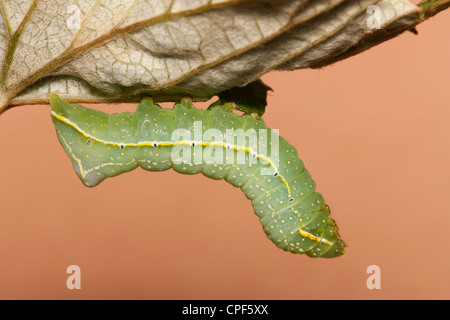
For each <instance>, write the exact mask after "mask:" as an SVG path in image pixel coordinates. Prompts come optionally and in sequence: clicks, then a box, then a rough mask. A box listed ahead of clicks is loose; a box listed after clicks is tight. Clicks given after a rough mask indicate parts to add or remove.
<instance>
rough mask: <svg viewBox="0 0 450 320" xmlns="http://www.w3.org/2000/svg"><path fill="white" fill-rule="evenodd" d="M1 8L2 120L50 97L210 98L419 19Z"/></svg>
mask: <svg viewBox="0 0 450 320" xmlns="http://www.w3.org/2000/svg"><path fill="white" fill-rule="evenodd" d="M370 6H374V7H370ZM369 7H370V8H369ZM368 8H369V9H370V10H372V11H370V10H368ZM0 10H1V13H2V15H1V17H0V19H2V21H0V59H1V61H2V66H1V89H0V90H1V91H0V112H1V110H2V108H3V109H5V108H6V107H7V106H10V105H22V104H31V103H43V102H44V103H45V102H47V101H48V95H49V93H52V92H58V93H59V94H60V95H61V96H62V97H63V98H64V99H66V100H69V101H74V102H111V101H127V102H132V101H138V100H140V99H141V97H142V96H144V95H151V96H153V97H154V99H155V100H156V101H174V100H178V99H180V98H181V97H184V96H191V97H192V98H193V99H194V100H206V99H209V98H210V97H212V96H214V95H217V94H218V93H220V92H223V91H226V90H229V89H230V88H233V87H240V86H245V85H246V84H248V83H250V82H252V81H255V80H257V79H258V78H260V76H261V75H263V74H264V73H266V72H269V71H271V70H275V69H277V70H294V69H301V68H316V67H322V66H326V65H328V64H330V63H333V62H335V61H338V60H340V59H344V58H346V57H348V56H350V55H353V54H356V53H359V52H361V51H363V50H365V49H367V48H369V47H371V46H373V45H375V44H377V43H379V42H381V41H385V40H387V39H389V38H391V37H393V36H395V35H397V34H399V33H400V32H403V31H405V30H408V29H410V28H412V27H414V26H415V25H416V24H417V23H419V22H420V19H421V17H420V15H421V12H422V9H421V8H419V7H418V6H416V5H414V4H413V3H412V2H410V1H407V0H381V1H377V0H347V1H344V0H272V1H269V0H247V1H243V0H228V1H227V0H195V1H194V0H192V1H191V0H190V1H185V0H172V1H169V0H135V1H125V0H98V1H95V0H83V1H81V0H70V1H62V0H34V1H32V0H15V1H6V0H3V1H0ZM374 10H375V11H374ZM374 19H375V20H374ZM370 21H371V22H372V25H370V24H369V22H370ZM374 22H375V28H374V27H373V23H374Z"/></svg>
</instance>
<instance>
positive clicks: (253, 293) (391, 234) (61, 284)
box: [0, 11, 450, 299]
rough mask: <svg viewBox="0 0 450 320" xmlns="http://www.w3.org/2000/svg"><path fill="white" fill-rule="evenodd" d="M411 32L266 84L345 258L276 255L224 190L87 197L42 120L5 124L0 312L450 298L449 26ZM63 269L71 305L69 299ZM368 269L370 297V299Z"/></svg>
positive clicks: (279, 124)
mask: <svg viewBox="0 0 450 320" xmlns="http://www.w3.org/2000/svg"><path fill="white" fill-rule="evenodd" d="M418 29H419V35H418V36H415V35H413V34H412V33H406V34H404V35H402V36H400V37H399V38H397V39H395V40H393V41H390V42H387V43H384V44H382V45H380V46H378V47H376V48H374V49H372V50H370V51H368V52H366V53H364V54H361V55H359V56H357V57H354V58H352V59H349V60H346V61H344V62H340V63H337V64H335V65H333V66H331V67H328V68H325V69H322V70H303V71H297V72H273V73H270V74H268V75H266V76H264V78H263V80H264V81H265V82H266V83H267V84H268V85H270V86H271V87H272V88H273V89H274V92H273V93H271V95H270V98H269V107H268V110H267V114H266V115H265V116H264V119H265V120H266V122H267V124H268V125H269V126H270V127H272V128H279V129H280V134H281V135H282V136H283V137H285V138H286V139H287V140H288V141H289V142H290V143H291V144H292V145H294V146H295V147H297V149H298V151H299V154H300V157H301V158H302V159H303V160H304V162H305V165H306V167H307V168H308V170H309V171H310V172H311V174H312V176H313V178H314V179H315V181H316V183H317V186H318V191H320V192H321V193H322V194H323V195H324V197H325V199H326V201H327V202H328V204H329V205H330V207H331V209H332V213H333V217H334V218H335V219H336V220H337V222H338V224H339V227H340V231H341V235H342V236H343V238H344V240H345V241H346V242H347V243H348V245H349V247H348V252H347V253H346V254H345V255H344V256H343V257H341V258H338V259H331V260H326V259H315V260H314V259H310V258H308V257H306V256H303V255H293V254H290V253H286V252H284V251H282V250H279V249H277V248H276V247H275V246H274V245H273V244H272V243H271V242H270V241H269V240H268V239H267V238H266V236H265V235H264V233H263V231H262V228H261V226H260V224H259V221H258V219H257V217H256V216H255V214H254V213H253V210H252V206H251V203H250V201H248V200H247V199H246V198H245V196H244V194H243V193H242V192H241V191H239V190H238V189H236V188H233V187H232V186H231V185H229V184H227V183H225V182H223V181H220V182H217V181H214V180H210V179H207V178H205V177H203V176H201V175H196V176H183V175H180V174H177V173H175V172H173V171H168V172H165V173H149V172H145V171H143V170H141V169H138V170H135V171H133V172H131V173H128V174H124V175H122V176H119V177H116V178H114V179H108V180H106V181H105V182H103V183H102V184H101V185H99V186H98V187H96V188H93V189H88V188H86V187H84V186H83V185H82V184H81V182H80V181H79V180H78V178H77V176H76V175H75V172H74V171H73V169H72V165H71V163H70V161H69V158H68V157H67V156H66V155H65V153H64V152H63V149H62V147H61V146H60V144H59V143H58V141H57V138H56V135H55V131H54V127H53V124H52V122H51V119H50V114H49V107H48V106H25V107H20V108H15V109H12V110H10V111H8V112H7V113H5V114H4V115H2V116H1V117H0V143H1V151H0V152H1V156H0V298H2V299H11V298H42V299H47V298H64V299H66V298H68V299H72V298H87V299H92V298H103V299H109V298H113V299H116V298H126V299H128V298H138V299H306V298H309V299H316V298H325V299H331V298H341V299H350V298H355V299H380V298H386V299H394V298H403V299H410V298H412V299H420V298H445V299H449V298H450V255H449V251H450V250H449V249H450V197H449V189H450V188H449V187H450V127H449V122H450V96H449V92H450V59H449V57H450V40H449V37H448V30H450V11H448V12H446V13H442V14H440V15H439V16H437V17H436V18H434V19H432V20H430V21H428V22H426V23H424V24H422V25H420V27H419V28H418ZM200 105H201V106H205V104H200ZM99 108H100V109H102V110H109V111H117V112H119V111H123V110H134V109H135V105H114V106H109V107H107V106H100V107H99ZM71 264H76V265H79V266H80V267H81V272H82V283H81V286H82V289H81V290H74V291H70V290H68V289H67V288H66V279H67V277H68V275H67V274H66V268H67V266H69V265H71ZM372 264H376V265H379V266H380V267H381V272H382V273H381V290H368V289H367V287H366V279H367V277H368V274H367V273H366V268H367V267H368V266H369V265H372Z"/></svg>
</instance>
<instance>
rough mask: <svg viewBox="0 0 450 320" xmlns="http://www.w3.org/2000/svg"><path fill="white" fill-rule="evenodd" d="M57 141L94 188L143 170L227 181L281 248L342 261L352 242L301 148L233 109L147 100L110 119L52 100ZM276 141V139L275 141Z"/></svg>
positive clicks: (112, 115)
mask: <svg viewBox="0 0 450 320" xmlns="http://www.w3.org/2000/svg"><path fill="white" fill-rule="evenodd" d="M50 103H51V105H52V109H51V115H52V120H53V122H54V124H55V127H56V133H57V135H58V139H59V141H60V142H61V144H62V146H63V147H64V149H65V151H66V153H67V154H68V155H69V157H70V158H71V160H72V163H73V166H74V168H75V170H76V172H77V174H78V176H79V177H80V179H81V181H82V182H83V183H84V184H85V185H86V186H88V187H94V186H96V185H98V184H99V183H100V182H101V181H103V180H104V179H105V178H107V177H113V176H116V175H119V174H121V173H124V172H127V171H130V170H133V169H135V168H137V167H138V166H140V167H141V168H143V169H145V170H149V171H164V170H168V169H170V168H173V169H174V170H175V171H177V172H180V173H183V174H195V173H203V174H204V175H205V176H207V177H209V178H213V179H225V180H226V181H228V182H229V183H231V184H232V185H234V186H236V187H239V188H241V189H242V191H244V193H245V195H246V196H247V198H249V199H250V200H251V201H252V204H253V208H254V210H255V213H256V215H257V216H258V217H259V218H260V221H261V224H262V225H263V229H264V232H265V233H266V234H267V236H268V237H269V239H270V240H272V241H273V242H274V243H275V244H276V245H277V247H279V248H281V249H283V250H286V251H290V252H292V253H305V254H306V255H308V256H310V257H327V258H329V257H336V256H339V255H341V254H343V252H344V247H345V244H344V242H343V241H342V240H341V239H339V233H338V230H337V227H336V224H335V222H334V220H333V219H332V218H331V215H330V211H329V209H328V206H327V205H326V204H325V203H324V200H323V198H322V196H321V195H320V194H319V193H316V192H315V183H314V181H313V180H312V179H311V176H310V175H309V173H308V171H307V170H305V168H304V166H303V163H302V161H301V160H300V159H299V158H298V155H297V151H296V150H295V148H294V147H292V146H291V145H289V143H288V142H287V141H286V140H284V139H283V138H281V137H279V136H278V135H277V134H276V133H275V132H274V131H273V130H270V129H268V128H267V127H266V125H265V123H264V121H263V120H262V119H255V118H254V117H251V116H249V115H243V116H239V115H237V114H235V113H233V112H232V106H231V105H230V104H224V105H215V106H213V107H211V108H209V109H208V110H198V109H196V108H195V107H194V106H193V105H192V103H191V102H190V101H189V100H187V99H184V100H182V101H181V102H180V103H178V104H175V106H174V107H173V109H163V108H161V107H160V106H158V105H156V104H154V103H153V100H152V99H151V98H145V99H143V100H142V102H141V103H140V104H139V105H138V106H137V110H136V113H129V112H122V113H114V114H106V113H103V112H100V111H97V110H92V109H88V108H85V107H83V106H80V105H77V104H71V103H68V102H65V101H63V100H62V99H61V98H60V97H59V96H57V95H52V96H51V97H50ZM269 136H270V139H269Z"/></svg>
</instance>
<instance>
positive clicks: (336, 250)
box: [322, 239, 347, 258]
mask: <svg viewBox="0 0 450 320" xmlns="http://www.w3.org/2000/svg"><path fill="white" fill-rule="evenodd" d="M345 247H347V245H346V244H345V243H344V241H342V240H341V239H338V240H337V241H336V242H335V243H334V244H333V245H332V246H331V248H330V250H328V251H327V252H326V253H325V254H324V255H322V258H335V257H339V256H341V255H343V254H344V253H345Z"/></svg>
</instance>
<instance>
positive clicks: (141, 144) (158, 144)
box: [50, 110, 291, 197]
mask: <svg viewBox="0 0 450 320" xmlns="http://www.w3.org/2000/svg"><path fill="white" fill-rule="evenodd" d="M50 113H51V115H52V116H53V117H55V118H56V119H58V120H59V121H61V122H63V123H65V124H67V125H69V126H71V127H72V128H74V129H75V130H76V131H77V132H79V133H80V134H82V135H83V136H84V137H85V138H86V139H90V140H92V141H95V142H99V143H103V144H105V145H111V146H116V147H120V148H125V147H152V148H154V147H155V146H156V147H166V146H177V145H192V144H193V143H195V144H201V145H202V146H205V147H207V146H209V145H211V146H221V147H223V148H224V149H226V148H227V146H229V147H230V148H232V149H234V150H236V151H244V152H247V153H248V154H250V155H253V154H254V152H253V150H252V149H250V148H245V147H238V146H234V145H227V144H225V143H224V142H201V141H199V142H196V141H187V140H182V141H175V142H170V141H163V142H157V141H144V142H139V143H132V142H125V143H117V142H114V141H107V140H102V139H99V138H96V137H94V136H92V135H89V134H87V133H86V132H84V131H83V129H81V128H80V127H79V126H78V125H77V124H76V123H73V122H72V121H70V120H69V119H67V118H66V117H63V116H61V115H59V114H57V113H56V112H54V111H53V110H51V111H50ZM256 158H257V159H262V160H264V161H266V162H268V163H269V164H270V166H271V167H272V168H273V169H274V170H275V171H276V172H277V174H278V175H277V177H279V178H280V179H281V181H282V182H283V183H284V185H285V186H286V190H287V192H288V197H290V196H291V189H290V188H289V184H288V183H287V181H286V179H285V178H284V177H283V176H282V175H281V174H279V172H278V168H277V167H276V166H275V164H274V163H273V161H271V160H270V159H269V158H268V157H266V156H264V155H262V154H257V155H256ZM80 167H81V164H80Z"/></svg>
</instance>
